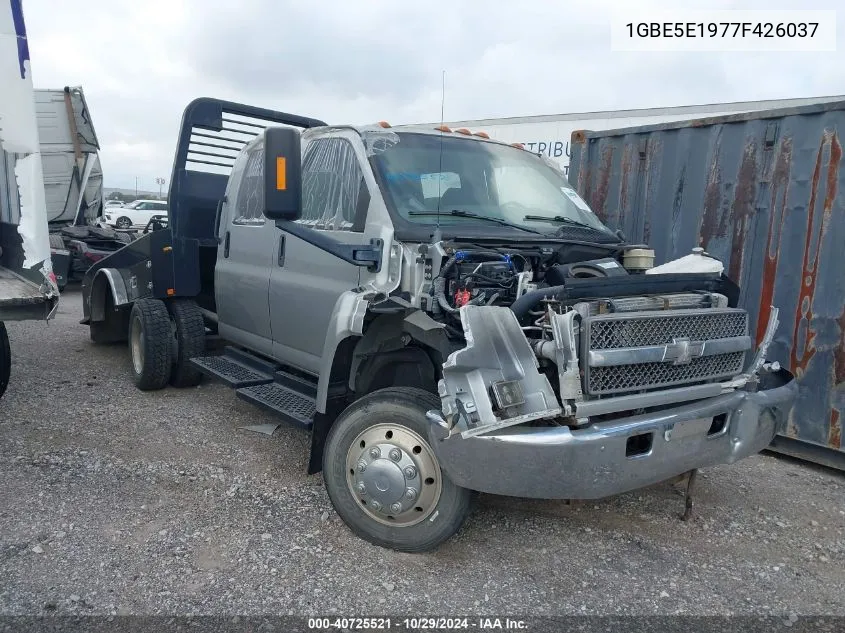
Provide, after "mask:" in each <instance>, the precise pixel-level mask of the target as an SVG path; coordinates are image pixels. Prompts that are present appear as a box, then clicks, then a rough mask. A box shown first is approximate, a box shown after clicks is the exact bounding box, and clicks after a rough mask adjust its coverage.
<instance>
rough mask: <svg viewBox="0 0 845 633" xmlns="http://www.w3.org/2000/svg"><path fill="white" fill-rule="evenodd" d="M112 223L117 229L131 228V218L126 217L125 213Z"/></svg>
mask: <svg viewBox="0 0 845 633" xmlns="http://www.w3.org/2000/svg"><path fill="white" fill-rule="evenodd" d="M114 225H115V226H116V227H117V228H119V229H131V228H132V220H130V219H129V218H127V217H126V216H125V215H122V216H120V217H119V218H118V219H117V221H116V222H115V223H114Z"/></svg>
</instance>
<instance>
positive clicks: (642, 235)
mask: <svg viewBox="0 0 845 633" xmlns="http://www.w3.org/2000/svg"><path fill="white" fill-rule="evenodd" d="M843 134H845V101H838V102H828V103H818V104H815V105H808V106H803V107H798V108H789V109H783V110H770V111H765V112H755V113H748V114H737V115H727V116H721V117H714V118H709V119H699V120H692V121H686V122H680V123H677V122H676V123H666V124H661V125H652V126H643V127H638V128H628V129H620V130H610V131H602V132H590V131H577V132H574V133H573V134H572V157H571V162H570V169H569V180H570V183H571V184H572V185H573V186H574V187H575V188H576V189H577V190H578V192H579V193H580V194H581V195H582V196H583V197H584V199H585V200H586V201H587V202H588V203H589V204H590V205H591V206H592V208H593V209H594V210H595V212H596V213H597V214H598V215H599V217H601V219H602V220H604V221H605V222H606V223H607V224H608V225H609V226H611V227H613V228H618V229H622V231H623V232H624V233H625V236H626V237H627V238H628V239H629V240H630V241H634V242H643V243H648V244H650V245H651V247H652V248H654V250H655V254H656V263H658V264H659V263H663V262H665V261H667V260H670V259H673V258H676V257H681V256H683V255H686V254H687V253H689V251H690V249H692V248H694V247H696V246H703V247H704V248H705V249H706V250H707V252H709V253H710V254H712V255H714V256H715V257H718V258H719V259H721V260H722V262H724V264H725V269H726V270H725V272H726V274H727V275H728V276H729V277H731V278H732V279H733V280H734V281H736V282H737V283H738V284H739V285H740V287H741V288H742V294H741V298H740V302H741V304H742V306H743V307H744V308H746V309H747V310H748V311H749V314H750V317H751V323H752V325H751V328H752V329H751V332H752V335H755V334H756V338H757V341H758V342H759V341H760V339H761V337H762V335H763V329H764V328H765V324H766V320H767V319H766V318H767V316H768V313H769V306H770V305H775V306H777V307H778V308H780V322H781V323H780V327H779V328H778V331H777V334H776V336H775V340H774V341H773V343H772V347H771V348H770V352H769V357H770V359H772V360H777V361H779V362H780V363H781V364H782V365H783V366H785V367H789V369H790V370H791V371H792V372H793V373H794V374H795V376H796V377H797V379H798V381H799V384H800V395H799V397H798V400H797V402H796V404H795V407H794V409H793V412H792V415H791V417H790V420H789V423H788V427H787V429H786V430H785V431H784V435H782V436H778V437H777V438H776V439H775V442H774V443H773V444H772V448H773V449H775V450H778V451H781V452H785V453H790V454H794V455H798V456H801V457H804V458H806V459H810V460H812V461H815V462H818V463H822V464H826V465H829V466H834V467H837V468H840V469H845V444H843V441H842V425H843V420H845V169H843V161H842V143H843V140H845V139H843Z"/></svg>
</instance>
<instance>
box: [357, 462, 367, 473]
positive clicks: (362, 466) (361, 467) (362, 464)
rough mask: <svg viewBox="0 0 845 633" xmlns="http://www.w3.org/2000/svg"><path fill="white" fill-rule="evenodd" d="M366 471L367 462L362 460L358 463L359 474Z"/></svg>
mask: <svg viewBox="0 0 845 633" xmlns="http://www.w3.org/2000/svg"><path fill="white" fill-rule="evenodd" d="M365 470H367V462H365V461H364V460H361V461H360V462H358V472H359V473H362V472H364V471H365Z"/></svg>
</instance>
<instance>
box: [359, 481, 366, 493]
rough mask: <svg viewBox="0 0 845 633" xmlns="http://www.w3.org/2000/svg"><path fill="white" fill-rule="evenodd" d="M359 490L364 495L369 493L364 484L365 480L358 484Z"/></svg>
mask: <svg viewBox="0 0 845 633" xmlns="http://www.w3.org/2000/svg"><path fill="white" fill-rule="evenodd" d="M358 492H359V493H360V494H362V495H365V494H367V487H366V486H365V485H364V482H363V481H362V482H361V483H359V484H358Z"/></svg>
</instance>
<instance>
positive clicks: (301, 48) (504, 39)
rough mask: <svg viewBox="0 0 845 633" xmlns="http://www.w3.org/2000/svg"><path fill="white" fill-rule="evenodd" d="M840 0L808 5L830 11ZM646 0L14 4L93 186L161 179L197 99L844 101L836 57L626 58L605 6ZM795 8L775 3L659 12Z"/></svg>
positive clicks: (457, 114) (305, 105) (392, 109)
mask: <svg viewBox="0 0 845 633" xmlns="http://www.w3.org/2000/svg"><path fill="white" fill-rule="evenodd" d="M840 1H841V0H807V2H802V3H800V7H799V8H804V9H836V8H837V7H838V6H839V5H840ZM632 4H633V5H635V6H637V7H642V15H643V17H644V18H645V17H647V16H648V15H649V13H648V11H649V10H651V9H654V8H656V7H659V6H661V4H663V6H666V3H665V2H664V3H660V2H657V1H653V2H649V1H645V0H589V1H583V0H570V1H567V2H564V1H563V0H520V1H519V2H514V1H510V2H503V1H500V0H474V1H472V0H446V1H441V0H420V1H414V0H354V1H351V0H345V1H341V0H322V1H321V2H316V1H311V2H306V1H304V0H141V1H139V0H81V1H77V2H66V1H64V0H62V1H59V0H24V5H23V6H24V14H25V19H26V22H27V30H28V32H29V40H30V45H29V48H30V56H31V63H32V73H33V80H34V82H35V85H36V87H38V88H61V87H63V86H65V85H81V86H82V87H83V89H84V90H85V93H86V96H87V99H88V103H89V106H90V109H91V113H92V117H93V120H94V124H95V127H96V130H97V135H98V136H99V139H100V143H101V147H102V150H101V159H102V164H103V171H104V174H105V182H106V186H107V187H115V186H117V187H134V186H135V178H136V176H137V177H138V178H139V183H140V187H141V188H142V189H149V190H153V189H156V186H155V184H154V179H155V178H156V177H157V176H163V177H165V178H167V179H168V180H169V179H170V169H171V163H172V158H173V152H174V144H175V139H176V134H177V131H178V127H179V119H180V116H181V113H182V110H183V108H184V107H185V105H187V103H188V102H189V101H190V100H191V99H193V98H194V97H197V96H212V97H220V98H225V99H232V100H236V101H242V102H245V103H251V104H254V105H260V106H264V107H270V108H273V109H277V110H284V111H288V112H295V113H298V114H305V115H309V116H314V117H317V118H320V119H323V120H325V121H329V122H334V123H366V122H372V121H377V120H380V119H387V120H389V121H391V122H392V123H412V122H428V121H436V120H438V119H439V118H440V94H441V87H440V86H441V72H442V71H443V70H445V71H446V100H445V117H446V119H447V120H450V119H451V120H456V119H470V118H488V117H501V116H520V115H531V114H552V113H561V112H587V111H596V110H607V109H628V108H642V107H658V106H673V105H691V104H700V103H714V102H721V101H745V100H757V99H774V98H788V97H809V96H821V95H832V94H845V7H843V6H839V9H840V10H839V14H838V16H837V19H838V25H837V27H838V28H837V32H838V35H837V37H838V49H839V50H838V52H820V53H809V52H805V53H705V52H702V53H683V54H681V53H658V52H652V53H625V52H613V51H611V46H610V21H611V18H612V16H613V14H614V9H615V8H618V7H620V6H625V5H627V6H630V5H632ZM670 6H684V7H688V8H702V7H703V8H738V9H767V8H782V9H794V8H796V3H795V2H794V1H788V0H787V1H784V0H768V1H767V0H744V1H741V0H736V1H730V0H707V1H706V2H694V1H683V0H674V1H673V2H672V4H671V5H670Z"/></svg>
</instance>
